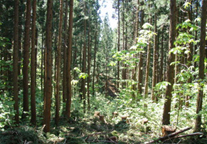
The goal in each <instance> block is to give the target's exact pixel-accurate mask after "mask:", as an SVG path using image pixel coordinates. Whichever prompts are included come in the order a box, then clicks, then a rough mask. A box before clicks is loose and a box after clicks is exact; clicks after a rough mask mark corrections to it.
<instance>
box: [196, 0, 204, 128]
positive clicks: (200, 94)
mask: <svg viewBox="0 0 207 144" xmlns="http://www.w3.org/2000/svg"><path fill="white" fill-rule="evenodd" d="M206 7H207V0H203V1H202V16H201V35H200V60H199V79H200V80H201V81H202V80H203V79H204V59H205V43H206V42H205V37H206V13H207V10H206ZM202 103H203V84H202V82H201V84H200V89H199V92H198V97H197V108H196V114H197V117H196V121H195V130H194V131H200V129H201V114H199V112H200V111H201V110H202Z"/></svg>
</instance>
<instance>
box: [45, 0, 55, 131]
mask: <svg viewBox="0 0 207 144" xmlns="http://www.w3.org/2000/svg"><path fill="white" fill-rule="evenodd" d="M52 6H53V1H52V0H48V1H47V20H46V51H45V86H44V91H45V96H44V124H45V128H44V131H45V132H49V131H50V118H51V97H52V18H53V17H52Z"/></svg>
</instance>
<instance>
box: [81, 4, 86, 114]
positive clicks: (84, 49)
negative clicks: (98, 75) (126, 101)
mask: <svg viewBox="0 0 207 144" xmlns="http://www.w3.org/2000/svg"><path fill="white" fill-rule="evenodd" d="M84 13H85V14H86V7H85V10H84ZM84 38H85V39H84V45H83V59H82V72H83V73H86V20H84ZM85 82H86V80H85V79H83V78H82V83H81V90H80V96H81V100H83V111H84V113H85V112H86V89H85Z"/></svg>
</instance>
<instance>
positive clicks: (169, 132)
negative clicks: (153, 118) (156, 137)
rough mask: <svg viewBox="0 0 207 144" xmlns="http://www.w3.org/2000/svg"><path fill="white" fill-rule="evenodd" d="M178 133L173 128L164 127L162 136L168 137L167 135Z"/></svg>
mask: <svg viewBox="0 0 207 144" xmlns="http://www.w3.org/2000/svg"><path fill="white" fill-rule="evenodd" d="M175 131H176V128H173V127H172V126H167V125H164V126H162V136H163V137H164V136H166V135H169V134H171V133H174V132H175Z"/></svg>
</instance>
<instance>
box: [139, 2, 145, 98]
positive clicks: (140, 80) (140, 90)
mask: <svg viewBox="0 0 207 144" xmlns="http://www.w3.org/2000/svg"><path fill="white" fill-rule="evenodd" d="M142 4H143V3H142ZM141 14H142V15H141V23H140V24H141V27H142V25H143V24H144V11H143V10H142V11H141ZM142 66H143V56H142V53H139V66H138V91H139V93H140V94H141V93H142V79H143V69H142Z"/></svg>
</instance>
